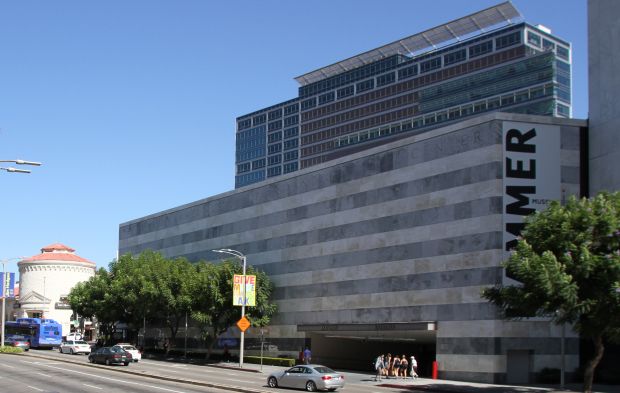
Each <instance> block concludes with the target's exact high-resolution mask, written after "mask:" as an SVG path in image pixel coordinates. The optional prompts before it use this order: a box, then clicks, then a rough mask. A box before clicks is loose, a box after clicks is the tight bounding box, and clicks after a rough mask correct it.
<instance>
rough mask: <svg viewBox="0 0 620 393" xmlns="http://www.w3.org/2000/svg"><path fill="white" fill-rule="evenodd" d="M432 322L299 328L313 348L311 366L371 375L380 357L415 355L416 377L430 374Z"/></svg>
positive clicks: (433, 349)
mask: <svg viewBox="0 0 620 393" xmlns="http://www.w3.org/2000/svg"><path fill="white" fill-rule="evenodd" d="M436 326H437V324H436V323H435V322H414V323H378V324H339V325H300V326H298V327H297V330H298V331H302V332H305V333H306V337H307V338H308V339H309V341H310V345H311V349H312V361H313V363H320V364H325V365H327V366H330V367H334V368H338V369H341V370H357V371H368V372H374V368H373V365H374V360H375V359H376V357H377V355H379V354H387V353H391V354H392V355H396V354H398V355H399V356H401V355H406V356H407V358H409V357H410V356H411V355H414V356H415V357H416V359H417V361H418V374H419V375H420V376H423V377H428V376H430V375H431V368H432V362H433V360H435V354H436V341H437V339H436V336H437V329H436Z"/></svg>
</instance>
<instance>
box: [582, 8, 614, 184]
mask: <svg viewBox="0 0 620 393" xmlns="http://www.w3.org/2000/svg"><path fill="white" fill-rule="evenodd" d="M588 46H589V51H588V65H589V68H588V78H589V112H590V113H589V122H590V124H589V125H590V140H589V143H590V147H589V154H590V163H589V165H590V195H592V196H593V195H595V194H596V193H597V192H598V191H601V190H608V191H617V190H619V189H620V171H618V170H617V167H618V163H619V162H620V132H619V131H620V100H618V91H620V73H618V70H619V69H620V53H619V52H618V48H620V2H618V1H617V0H589V1H588Z"/></svg>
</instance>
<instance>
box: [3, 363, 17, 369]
mask: <svg viewBox="0 0 620 393" xmlns="http://www.w3.org/2000/svg"><path fill="white" fill-rule="evenodd" d="M0 366H3V367H8V368H15V366H9V365H8V364H2V363H0Z"/></svg>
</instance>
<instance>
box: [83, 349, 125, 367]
mask: <svg viewBox="0 0 620 393" xmlns="http://www.w3.org/2000/svg"><path fill="white" fill-rule="evenodd" d="M88 361H89V362H91V363H102V364H103V363H105V364H107V365H111V364H124V365H125V366H128V365H129V363H131V362H132V361H133V359H132V358H131V354H130V353H129V352H127V351H125V350H123V349H122V348H119V347H103V348H99V349H96V350H94V351H92V352H91V353H90V355H88Z"/></svg>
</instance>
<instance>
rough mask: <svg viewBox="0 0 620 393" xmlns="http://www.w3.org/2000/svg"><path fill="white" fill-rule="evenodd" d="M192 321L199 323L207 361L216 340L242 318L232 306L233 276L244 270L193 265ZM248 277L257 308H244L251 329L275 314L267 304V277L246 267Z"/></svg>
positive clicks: (231, 265)
mask: <svg viewBox="0 0 620 393" xmlns="http://www.w3.org/2000/svg"><path fill="white" fill-rule="evenodd" d="M196 272H197V278H196V281H195V286H194V287H193V291H194V295H193V298H194V303H193V306H192V319H194V320H195V321H197V322H199V323H200V325H201V330H202V333H203V338H204V339H205V341H206V343H207V348H208V350H207V358H208V357H209V356H210V355H211V352H212V350H213V346H214V344H215V342H216V341H217V338H218V337H219V336H220V335H221V334H222V333H224V332H225V331H226V330H228V329H229V328H230V327H231V326H234V324H235V323H236V322H237V321H238V320H239V318H240V317H241V313H240V307H235V306H233V304H232V303H233V276H234V275H235V274H242V272H243V269H242V267H241V265H240V264H239V263H238V262H236V261H225V262H223V263H220V264H217V265H215V264H212V263H207V262H200V263H199V264H197V265H196ZM246 274H247V275H256V307H246V309H245V310H246V317H247V318H248V319H249V320H250V321H251V323H252V326H255V327H260V326H265V325H267V324H268V323H269V321H270V320H271V317H272V316H273V314H275V312H276V305H275V304H274V303H272V302H271V301H270V297H271V293H272V292H273V284H272V283H271V280H269V277H268V276H267V274H265V273H264V272H262V271H258V270H256V269H254V268H253V267H252V266H248V267H247V271H246Z"/></svg>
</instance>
